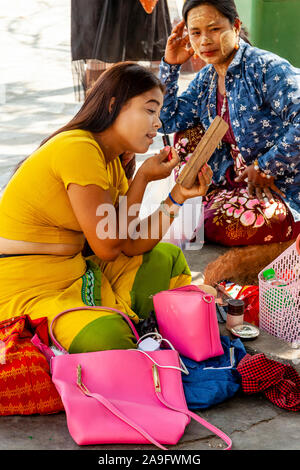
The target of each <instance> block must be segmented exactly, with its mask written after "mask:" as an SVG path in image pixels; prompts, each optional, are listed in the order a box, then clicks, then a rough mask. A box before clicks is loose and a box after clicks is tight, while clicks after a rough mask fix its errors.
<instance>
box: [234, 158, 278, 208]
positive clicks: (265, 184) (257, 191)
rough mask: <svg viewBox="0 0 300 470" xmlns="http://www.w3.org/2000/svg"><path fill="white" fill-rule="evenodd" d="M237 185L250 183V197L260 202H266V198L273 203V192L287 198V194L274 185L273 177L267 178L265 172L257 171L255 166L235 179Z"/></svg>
mask: <svg viewBox="0 0 300 470" xmlns="http://www.w3.org/2000/svg"><path fill="white" fill-rule="evenodd" d="M235 181H236V182H237V183H240V182H242V181H246V182H247V183H248V191H249V194H250V196H253V197H257V199H258V200H259V201H262V202H263V201H264V197H267V198H268V200H269V201H270V202H271V203H272V202H274V197H273V195H272V192H271V191H274V192H275V193H277V194H279V195H280V196H282V197H286V196H285V194H284V193H283V192H282V191H280V189H278V188H277V186H276V185H275V183H274V178H273V176H269V177H267V175H265V174H264V173H263V172H261V171H259V170H257V169H256V168H255V166H254V165H250V166H248V167H247V168H246V169H245V170H244V171H243V173H242V174H241V175H240V176H238V177H237V178H235Z"/></svg>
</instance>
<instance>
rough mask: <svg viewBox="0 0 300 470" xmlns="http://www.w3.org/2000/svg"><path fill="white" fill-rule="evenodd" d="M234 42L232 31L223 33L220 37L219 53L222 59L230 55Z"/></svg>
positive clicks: (234, 37)
mask: <svg viewBox="0 0 300 470" xmlns="http://www.w3.org/2000/svg"><path fill="white" fill-rule="evenodd" d="M235 42H236V36H235V34H234V31H232V30H228V31H224V32H223V33H222V34H221V35H220V46H221V52H222V55H223V56H224V57H228V56H229V55H230V54H231V53H232V51H233V49H234V45H235Z"/></svg>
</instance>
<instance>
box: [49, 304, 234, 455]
mask: <svg viewBox="0 0 300 470" xmlns="http://www.w3.org/2000/svg"><path fill="white" fill-rule="evenodd" d="M83 309H93V310H95V309H99V310H100V309H105V310H113V311H115V312H117V313H119V314H120V315H122V316H123V318H124V319H125V320H126V321H127V322H128V323H129V325H130V326H131V328H132V331H133V333H134V335H135V337H136V339H137V340H140V338H139V335H138V333H137V331H136V329H135V327H134V325H133V324H132V322H131V321H130V319H129V318H128V317H127V316H126V315H125V314H124V313H122V312H120V311H118V310H115V309H112V308H109V309H108V308H107V307H79V308H74V309H70V310H66V311H64V312H61V313H60V314H59V315H57V316H56V317H55V318H54V320H53V321H52V323H51V326H50V336H51V338H52V341H53V343H54V344H55V345H56V347H57V348H59V349H60V350H61V351H63V352H64V353H65V354H63V355H58V356H56V357H54V358H52V359H51V370H52V380H53V382H54V384H55V386H56V388H57V390H58V392H59V394H60V396H61V399H62V402H63V404H64V407H65V411H66V415H67V424H68V429H69V432H70V434H71V436H72V438H73V439H74V441H75V442H76V443H77V444H79V445H91V444H149V443H152V444H155V445H156V446H157V447H159V448H160V449H163V450H166V448H165V447H164V446H163V444H176V443H177V442H178V441H179V439H180V438H181V436H182V435H183V433H184V430H185V427H186V426H187V424H188V423H189V422H190V419H191V417H192V418H194V419H195V420H196V421H198V422H199V423H201V424H202V425H203V426H205V427H206V428H208V429H209V430H211V431H212V432H213V433H215V434H217V435H218V436H219V437H220V438H221V439H223V440H224V441H225V442H226V444H227V445H228V447H227V449H230V448H231V439H230V438H229V437H228V436H227V435H226V434H224V433H223V432H222V431H221V430H219V429H218V428H216V427H215V426H213V425H212V424H210V423H208V422H207V421H205V420H204V419H203V418H200V417H199V416H198V415H196V414H195V413H192V412H191V411H189V410H188V408H187V404H186V400H185V396H184V392H183V386H182V379H181V372H185V371H183V370H182V369H181V367H180V359H179V355H178V352H177V351H175V350H174V349H163V350H162V349H160V350H157V351H151V352H145V351H142V350H139V349H128V350H124V349H123V350H108V351H98V352H88V353H79V354H68V353H67V351H65V350H64V349H63V348H62V347H61V345H60V344H59V343H58V342H57V341H56V339H55V337H54V334H53V323H54V321H55V320H56V319H57V318H58V317H59V316H61V315H63V314H65V313H67V312H72V311H75V310H83Z"/></svg>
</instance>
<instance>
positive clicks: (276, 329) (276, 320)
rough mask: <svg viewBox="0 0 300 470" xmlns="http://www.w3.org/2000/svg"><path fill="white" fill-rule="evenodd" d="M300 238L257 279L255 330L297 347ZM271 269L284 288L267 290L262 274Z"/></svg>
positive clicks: (299, 303)
mask: <svg viewBox="0 0 300 470" xmlns="http://www.w3.org/2000/svg"><path fill="white" fill-rule="evenodd" d="M299 241H300V236H299V237H298V239H297V242H295V243H294V244H293V245H291V246H290V247H289V248H288V249H287V250H285V251H284V252H283V253H282V254H281V255H280V256H278V258H276V259H275V260H274V261H273V262H272V263H270V264H269V265H268V266H266V267H265V268H264V269H263V270H262V271H261V272H260V273H259V275H258V279H259V327H260V328H262V329H263V330H265V331H267V332H268V333H270V334H271V335H273V336H276V337H277V338H280V339H283V340H285V341H287V342H289V343H298V344H300V253H299ZM270 268H273V269H274V271H275V273H276V276H277V279H280V280H282V281H283V283H286V284H287V285H286V286H282V287H278V286H271V285H270V284H269V283H268V282H266V281H265V280H264V278H263V274H262V273H263V271H265V270H266V269H270Z"/></svg>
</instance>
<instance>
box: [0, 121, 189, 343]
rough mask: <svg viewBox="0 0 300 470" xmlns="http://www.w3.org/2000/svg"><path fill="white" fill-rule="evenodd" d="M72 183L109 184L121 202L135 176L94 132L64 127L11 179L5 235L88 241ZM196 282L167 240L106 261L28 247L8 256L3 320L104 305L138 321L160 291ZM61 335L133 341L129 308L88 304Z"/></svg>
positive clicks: (68, 319)
mask: <svg viewBox="0 0 300 470" xmlns="http://www.w3.org/2000/svg"><path fill="white" fill-rule="evenodd" d="M70 183H76V184H80V185H82V186H85V185H88V184H96V185H98V186H100V187H101V188H103V189H104V190H109V191H110V194H111V197H112V200H113V203H114V205H115V206H116V205H117V204H118V197H119V195H125V194H126V192H127V190H128V181H127V178H126V176H125V173H124V170H123V168H122V165H121V162H120V159H119V158H116V159H114V160H113V161H112V162H109V163H108V164H107V163H106V161H105V158H104V154H103V152H102V150H101V148H100V147H99V145H98V143H97V142H96V141H95V139H94V138H93V135H92V134H91V133H90V132H88V131H84V130H79V129H77V130H73V131H66V132H62V133H60V134H58V135H56V136H55V137H53V138H52V139H50V140H49V141H48V142H47V143H46V144H44V145H43V146H42V147H40V148H39V149H37V150H36V151H35V152H34V153H33V154H32V155H31V156H30V157H29V158H28V159H27V160H26V161H25V162H24V163H23V164H22V165H21V167H20V168H19V169H18V171H17V172H16V173H15V174H14V176H13V177H12V179H11V180H10V181H9V183H8V185H7V187H6V188H5V191H4V193H3V195H2V198H1V200H0V237H3V238H7V239H11V240H23V241H29V242H41V243H71V244H77V245H78V244H79V245H81V244H82V246H83V244H84V239H85V238H84V234H83V232H82V230H81V227H80V226H79V224H78V221H77V219H76V217H75V214H74V212H73V209H72V207H71V204H70V201H69V198H68V194H67V187H68V185H69V184H70ZM190 282H191V275H190V270H189V268H188V266H187V263H186V260H185V258H184V255H183V253H182V252H181V250H180V249H179V248H177V247H176V246H174V245H171V244H168V243H159V244H158V245H157V246H156V247H155V248H154V249H153V250H151V251H150V252H148V253H145V254H144V255H140V256H133V257H127V256H125V255H124V254H121V255H120V256H119V257H118V258H117V259H116V260H115V261H112V262H103V261H101V260H99V259H98V258H97V257H96V256H92V257H89V258H85V257H83V255H82V254H81V253H79V254H77V255H73V256H55V255H23V256H10V257H5V258H0V283H1V289H0V320H4V319H8V318H11V317H14V316H17V315H23V314H28V315H30V316H31V318H39V317H43V316H47V318H48V321H49V323H50V322H51V320H52V319H53V318H54V316H55V315H57V314H58V313H60V312H61V311H63V310H66V309H69V308H77V307H80V306H87V305H88V306H95V305H102V306H106V307H112V308H117V309H119V310H121V311H122V312H125V313H126V314H127V315H128V316H130V317H131V319H132V320H133V321H134V322H136V323H137V322H138V321H139V319H141V318H144V317H146V316H147V315H149V312H150V311H151V310H152V309H153V303H152V295H153V294H155V293H156V292H159V291H160V290H164V289H169V288H173V287H179V286H182V285H186V284H189V283H190ZM55 335H56V337H57V339H58V341H59V342H60V343H61V344H62V345H63V347H64V348H66V349H68V350H69V351H70V352H79V351H88V350H100V349H112V348H127V347H132V345H133V344H134V340H133V336H132V333H131V331H130V330H129V328H128V326H127V324H126V322H124V320H123V319H122V317H121V316H118V315H117V314H114V313H111V312H110V311H103V312H101V311H100V312H99V311H96V310H82V311H77V312H71V313H69V314H66V315H64V316H62V317H61V318H59V319H58V321H57V323H56V326H55Z"/></svg>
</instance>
